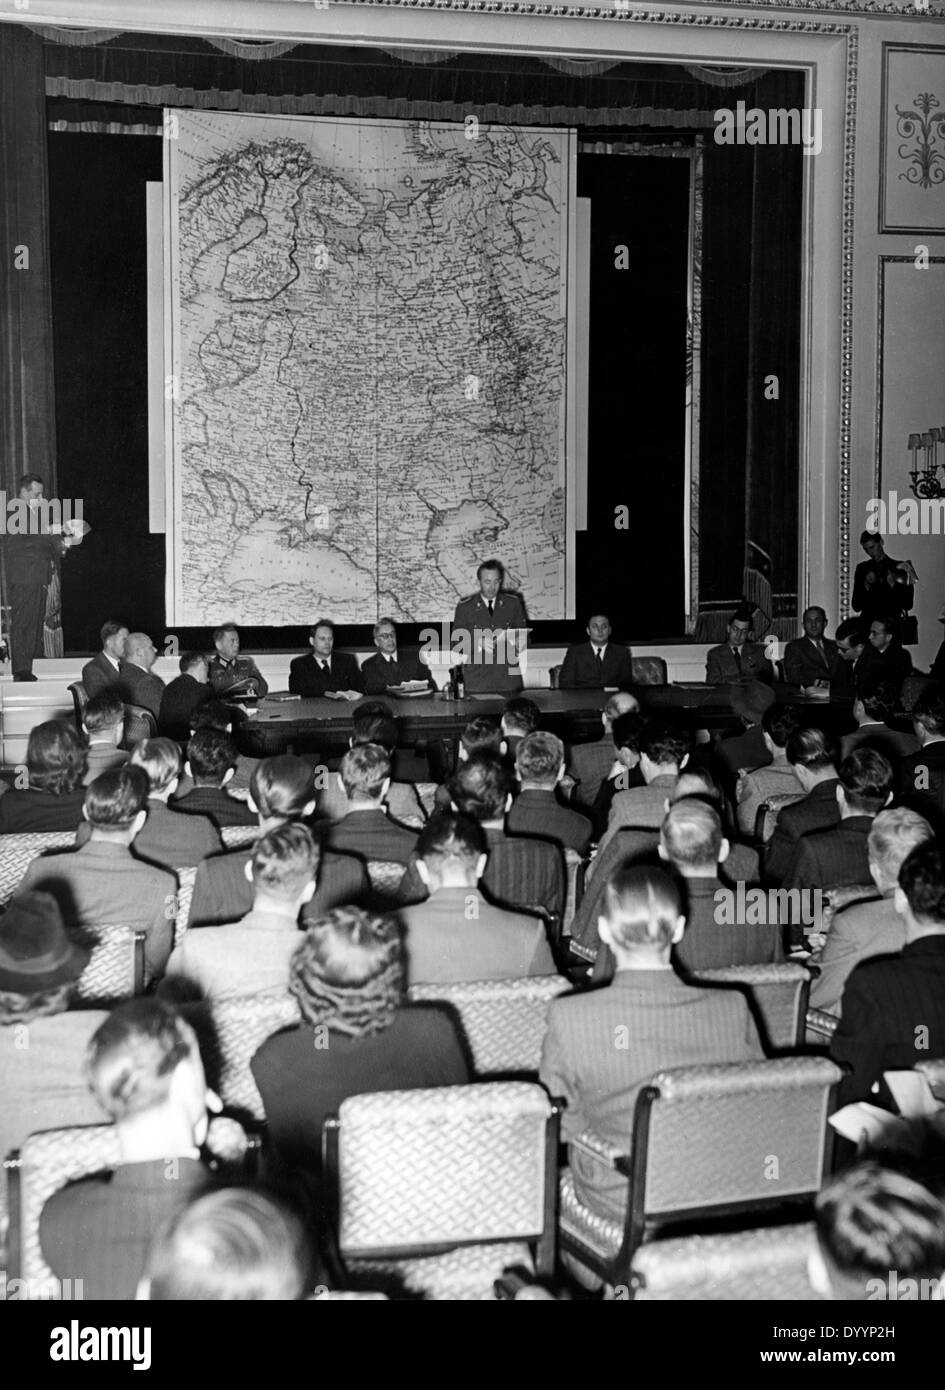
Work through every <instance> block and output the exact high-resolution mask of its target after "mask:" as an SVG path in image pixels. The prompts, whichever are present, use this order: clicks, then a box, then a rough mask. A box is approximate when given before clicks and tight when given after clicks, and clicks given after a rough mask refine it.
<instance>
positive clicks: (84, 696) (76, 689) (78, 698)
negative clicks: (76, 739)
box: [69, 681, 89, 738]
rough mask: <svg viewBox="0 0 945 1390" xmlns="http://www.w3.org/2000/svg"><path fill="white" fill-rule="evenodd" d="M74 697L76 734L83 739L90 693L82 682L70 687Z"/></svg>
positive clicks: (75, 682)
mask: <svg viewBox="0 0 945 1390" xmlns="http://www.w3.org/2000/svg"><path fill="white" fill-rule="evenodd" d="M69 694H70V695H71V696H72V713H73V714H74V716H75V727H76V733H77V734H78V735H79V736H80V738H81V737H83V732H82V725H83V723H84V721H85V707H86V705H87V704H88V703H89V692H88V691H87V690H86V688H85V685H84V683H83V682H82V681H73V682H72V684H71V685H70V686H69Z"/></svg>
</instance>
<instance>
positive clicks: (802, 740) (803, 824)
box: [764, 729, 840, 883]
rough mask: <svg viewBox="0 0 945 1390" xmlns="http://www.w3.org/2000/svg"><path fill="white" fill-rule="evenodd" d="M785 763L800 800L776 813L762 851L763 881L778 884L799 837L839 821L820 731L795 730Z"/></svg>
mask: <svg viewBox="0 0 945 1390" xmlns="http://www.w3.org/2000/svg"><path fill="white" fill-rule="evenodd" d="M787 760H788V762H789V763H790V764H791V766H792V767H793V769H794V774H795V776H796V777H797V780H798V781H799V782H800V784H801V786H802V787H803V788H804V793H805V794H804V797H803V798H802V799H801V800H800V801H795V802H793V803H792V805H790V806H784V807H782V809H781V810H780V811H779V813H778V819H777V823H776V824H775V827H774V834H773V835H772V836H771V839H770V840H769V841H768V847H767V849H766V850H765V862H764V868H765V877H766V878H767V879H768V880H769V881H771V882H773V883H780V882H781V880H782V878H783V877H784V875H785V874H786V873H787V872H788V870H789V868H790V867H791V861H792V859H793V858H794V854H795V851H796V850H797V845H798V842H799V840H800V838H801V836H802V835H809V834H810V833H811V831H814V830H828V829H829V828H830V827H831V826H832V825H836V824H837V823H838V822H839V820H840V807H839V804H838V802H837V787H838V786H839V783H838V781H837V769H836V767H835V765H834V757H833V748H832V746H831V745H830V744H828V742H827V738H826V735H825V734H824V732H823V730H822V729H798V731H797V732H796V733H794V734H792V735H791V737H790V738H789V739H788V741H787Z"/></svg>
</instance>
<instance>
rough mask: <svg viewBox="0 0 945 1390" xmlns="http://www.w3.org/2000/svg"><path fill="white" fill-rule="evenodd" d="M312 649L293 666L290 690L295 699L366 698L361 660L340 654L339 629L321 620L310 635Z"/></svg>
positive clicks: (324, 619) (291, 666) (290, 667)
mask: <svg viewBox="0 0 945 1390" xmlns="http://www.w3.org/2000/svg"><path fill="white" fill-rule="evenodd" d="M308 641H309V646H310V647H311V648H312V650H311V651H310V652H308V653H307V654H306V655H305V656H297V657H296V658H295V659H294V660H293V661H292V662H291V663H290V666H289V690H290V691H291V692H292V694H293V695H305V696H309V697H311V696H318V695H326V694H329V693H332V694H341V695H344V696H346V697H347V698H348V699H349V700H356V699H357V698H358V696H359V695H363V694H364V677H363V675H362V674H361V670H360V667H359V666H358V661H357V657H354V656H348V655H347V654H346V653H345V652H336V651H335V650H334V646H335V625H334V623H332V622H329V621H328V620H327V619H326V618H320V619H319V620H318V622H317V623H316V624H315V626H314V627H313V628H312V630H311V633H310V634H309V639H308Z"/></svg>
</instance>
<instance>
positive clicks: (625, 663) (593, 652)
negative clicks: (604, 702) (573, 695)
mask: <svg viewBox="0 0 945 1390" xmlns="http://www.w3.org/2000/svg"><path fill="white" fill-rule="evenodd" d="M585 631H586V632H587V636H588V639H589V640H588V641H587V642H578V643H576V644H575V645H574V646H572V647H569V648H568V650H567V654H566V655H565V658H564V663H563V665H562V667H561V674H560V676H559V677H558V689H559V690H609V689H613V690H619V689H621V688H622V687H623V686H627V685H630V684H632V681H633V667H632V665H631V662H630V648H629V647H624V646H622V645H621V644H619V643H614V642H611V640H610V633H611V627H610V619H609V618H608V617H607V615H606V614H605V613H595V614H594V616H593V617H592V618H591V620H590V622H589V623H588V624H587V627H586V629H585Z"/></svg>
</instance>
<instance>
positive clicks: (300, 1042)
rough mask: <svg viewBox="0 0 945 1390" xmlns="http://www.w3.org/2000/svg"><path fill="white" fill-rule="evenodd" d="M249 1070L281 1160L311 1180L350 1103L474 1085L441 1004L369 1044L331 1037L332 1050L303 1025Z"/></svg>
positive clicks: (400, 1013)
mask: <svg viewBox="0 0 945 1390" xmlns="http://www.w3.org/2000/svg"><path fill="white" fill-rule="evenodd" d="M329 1027H330V1025H329ZM250 1068H251V1070H252V1073H253V1077H254V1079H255V1081H256V1085H257V1086H258V1088H259V1094H260V1095H261V1096H262V1101H263V1106H264V1108H265V1111H266V1119H267V1120H268V1122H269V1128H268V1133H269V1138H270V1139H271V1141H272V1143H273V1145H274V1147H275V1150H276V1153H277V1154H278V1156H279V1158H280V1159H281V1160H282V1161H283V1162H284V1163H286V1164H287V1165H288V1166H289V1167H290V1168H297V1169H300V1170H301V1171H303V1172H305V1173H308V1174H311V1173H313V1172H317V1171H318V1169H319V1168H320V1166H321V1136H322V1126H323V1125H324V1123H325V1120H327V1119H328V1117H329V1115H333V1114H336V1113H337V1111H338V1108H339V1106H340V1105H341V1102H342V1101H343V1100H347V1098H348V1096H358V1095H365V1094H366V1093H368V1092H372V1091H410V1090H415V1089H417V1088H422V1087H427V1086H462V1085H464V1084H465V1083H466V1082H467V1081H469V1079H470V1072H469V1067H468V1064H467V1061H466V1056H465V1049H464V1046H463V1043H462V1041H461V1039H460V1037H459V1034H458V1032H457V1028H456V1024H455V1023H454V1022H453V1019H452V1017H451V1016H450V1014H449V1013H448V1012H447V1011H446V1009H444V1008H441V1007H440V1006H438V1005H436V1004H423V1005H420V1004H410V1005H404V1006H403V1007H401V1008H399V1009H398V1010H397V1012H396V1014H395V1015H394V1021H393V1022H392V1023H391V1025H390V1027H389V1028H386V1029H385V1030H384V1031H383V1032H382V1033H374V1034H370V1035H369V1036H367V1037H362V1038H353V1037H349V1036H348V1035H347V1034H344V1033H335V1032H329V1035H328V1038H327V1046H323V1045H316V1040H315V1037H314V1033H313V1030H312V1028H311V1027H310V1026H309V1025H307V1024H304V1023H303V1024H301V1025H300V1026H299V1027H297V1028H290V1029H288V1030H287V1031H285V1032H282V1033H277V1034H275V1035H274V1036H273V1037H271V1038H268V1039H267V1041H266V1042H264V1043H263V1045H262V1047H260V1048H259V1050H258V1051H257V1053H256V1055H255V1056H254V1057H253V1060H252V1062H251V1063H250Z"/></svg>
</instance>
